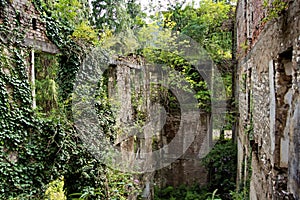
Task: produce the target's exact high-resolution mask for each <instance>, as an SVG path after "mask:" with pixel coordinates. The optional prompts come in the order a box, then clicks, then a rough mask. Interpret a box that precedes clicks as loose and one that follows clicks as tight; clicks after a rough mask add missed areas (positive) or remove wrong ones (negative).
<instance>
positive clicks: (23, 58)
mask: <svg viewBox="0 0 300 200" xmlns="http://www.w3.org/2000/svg"><path fill="white" fill-rule="evenodd" d="M34 4H35V7H36V8H37V10H39V11H40V12H41V13H44V15H43V19H44V21H45V24H46V28H47V36H48V38H49V39H50V40H51V41H52V42H53V43H54V44H55V45H56V46H57V47H58V48H59V50H60V54H59V55H57V56H53V57H52V58H51V59H56V60H57V61H58V66H57V71H56V70H55V71H54V74H51V77H48V78H49V80H50V79H51V80H52V82H55V83H56V84H57V88H55V90H57V92H58V95H57V96H58V99H57V104H58V105H57V109H54V110H53V113H48V114H47V117H45V116H44V115H40V114H39V113H38V112H36V111H35V110H32V107H31V106H32V96H31V85H30V83H29V77H28V71H27V70H28V69H27V67H28V66H27V65H28V56H29V50H30V49H28V48H25V47H23V46H22V41H23V39H24V32H25V30H24V29H23V27H22V26H21V24H19V23H16V26H15V27H12V26H11V24H12V23H11V20H16V19H9V18H8V16H9V15H8V13H5V12H7V11H8V9H10V10H13V11H14V12H15V13H16V12H17V11H15V10H14V8H13V7H12V5H11V3H10V1H6V0H1V1H0V8H1V10H3V11H4V12H3V13H1V14H3V16H2V15H1V18H3V21H2V20H1V22H0V30H1V37H0V39H1V41H0V47H1V48H0V60H1V62H0V68H1V70H0V99H1V100H0V113H1V114H0V157H1V161H0V190H1V191H0V198H1V199H10V198H15V197H17V198H18V199H29V198H30V199H41V198H43V196H44V194H45V191H46V189H47V185H48V183H49V182H51V181H52V180H57V179H58V178H60V177H62V176H64V182H65V184H64V185H65V189H66V192H67V193H68V194H71V193H76V192H77V193H78V192H82V194H86V192H87V191H93V190H99V191H100V190H101V191H103V192H101V194H100V193H99V194H94V196H93V198H98V199H107V198H108V195H110V196H113V195H114V194H112V193H111V191H112V190H114V187H115V186H114V181H115V180H112V179H111V177H108V176H106V174H108V173H109V172H111V171H112V170H110V169H108V168H106V167H105V166H103V165H101V163H100V162H99V161H98V160H96V159H94V157H93V156H92V155H91V154H90V153H89V152H88V151H87V150H86V148H85V146H84V145H83V144H82V142H81V141H80V139H79V138H78V137H77V133H76V129H75V127H74V125H73V123H72V120H71V114H70V113H71V112H70V110H69V108H70V100H71V93H72V90H73V82H74V79H75V75H76V72H77V70H78V68H79V66H80V63H81V61H82V59H83V57H84V52H85V51H84V49H83V47H82V46H79V45H78V44H77V43H75V42H74V41H73V40H72V38H71V37H69V36H70V35H72V33H73V29H72V28H71V27H68V26H65V25H63V23H60V22H58V21H56V20H55V19H54V18H52V17H51V16H50V14H49V12H48V11H47V10H45V9H44V8H43V7H42V5H41V3H40V2H39V1H38V0H37V1H35V2H34ZM55 62H56V61H55ZM37 67H39V65H38V63H37ZM51 73H52V72H51ZM55 74H56V76H55ZM41 80H42V78H41ZM41 80H38V81H41ZM37 83H38V82H37ZM40 83H41V82H40ZM48 85H49V84H48ZM40 89H43V87H42V88H40ZM40 98H41V99H40V101H41V102H42V101H43V99H44V100H45V97H43V95H40ZM106 109H109V107H106ZM44 111H47V107H46V108H45V109H44ZM107 113H109V110H107ZM100 117H101V116H100ZM102 117H103V120H102V122H103V126H104V127H110V126H111V125H112V121H113V120H111V118H109V119H108V120H106V118H105V117H107V115H103V116H102ZM109 117H111V116H109ZM117 177H119V178H120V177H123V179H124V180H125V181H127V183H128V184H130V183H132V184H133V178H132V177H130V176H129V175H127V176H125V175H124V176H122V174H121V175H120V174H119V175H118V176H117ZM107 183H109V185H107ZM127 192H128V191H127ZM125 193H126V191H125V189H124V191H123V193H122V194H118V195H119V196H120V195H128V194H125ZM116 195H117V194H116Z"/></svg>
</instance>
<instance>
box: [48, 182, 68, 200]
mask: <svg viewBox="0 0 300 200" xmlns="http://www.w3.org/2000/svg"><path fill="white" fill-rule="evenodd" d="M45 200H67V197H66V196H65V193H64V179H63V178H61V179H57V180H54V181H51V182H50V183H49V185H48V188H47V190H46V192H45Z"/></svg>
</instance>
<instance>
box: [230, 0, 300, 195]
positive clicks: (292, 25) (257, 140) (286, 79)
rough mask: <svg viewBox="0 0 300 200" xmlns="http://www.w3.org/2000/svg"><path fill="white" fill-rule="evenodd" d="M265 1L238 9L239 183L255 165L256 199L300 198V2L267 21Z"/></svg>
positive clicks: (254, 0) (245, 3)
mask: <svg viewBox="0 0 300 200" xmlns="http://www.w3.org/2000/svg"><path fill="white" fill-rule="evenodd" d="M262 3H263V1H261V0H246V1H239V2H238V7H237V15H236V19H237V20H236V29H237V47H238V65H237V81H236V83H237V87H236V88H237V91H236V94H237V95H236V96H237V97H238V99H237V100H238V109H239V120H238V139H237V140H238V151H239V153H238V155H239V156H238V162H239V163H238V180H237V181H238V183H239V184H243V183H244V184H245V183H246V179H248V178H249V176H248V175H249V174H248V173H249V170H247V168H249V167H250V166H249V165H250V164H251V168H252V174H251V175H252V176H251V179H250V180H251V181H250V197H251V199H284V198H285V199H293V198H294V199H299V198H300V189H299V188H300V181H299V177H300V148H299V141H300V140H299V137H300V131H299V126H300V121H299V105H300V104H299V103H300V102H299V100H300V96H299V92H300V91H299V86H300V82H299V80H300V76H299V73H300V56H299V54H300V48H299V46H300V45H299V44H300V2H299V1H288V9H287V10H286V11H284V12H283V13H282V14H281V15H280V17H279V18H275V19H270V20H269V21H267V22H265V21H263V18H264V17H265V16H266V15H267V13H266V12H265V11H264V9H263V8H262V6H261V5H262ZM254 7H255V8H254ZM256 7H257V8H256Z"/></svg>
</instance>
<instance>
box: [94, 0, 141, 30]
mask: <svg viewBox="0 0 300 200" xmlns="http://www.w3.org/2000/svg"><path fill="white" fill-rule="evenodd" d="M92 10H93V12H92V23H93V24H94V25H95V26H96V28H98V29H99V30H101V31H105V30H106V29H110V30H112V31H113V32H114V33H120V32H121V31H123V30H126V29H132V28H134V27H135V26H141V25H143V24H144V23H143V20H142V17H143V16H144V15H145V14H143V13H142V12H141V6H140V4H138V3H137V2H136V1H135V0H128V1H124V0H92Z"/></svg>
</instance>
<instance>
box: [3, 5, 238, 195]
mask: <svg viewBox="0 0 300 200" xmlns="http://www.w3.org/2000/svg"><path fill="white" fill-rule="evenodd" d="M103 2H104V1H96V0H93V1H92V4H93V6H94V7H93V13H89V5H87V3H86V2H83V1H80V0H72V1H68V0H58V1H42V0H34V1H33V3H34V6H35V8H36V9H37V11H38V12H39V13H40V15H41V19H42V20H43V22H44V24H45V26H46V34H47V37H48V38H49V40H50V41H51V42H52V43H54V44H55V45H56V46H57V47H58V49H59V51H60V52H59V54H57V55H48V54H45V53H42V52H35V55H36V58H35V66H36V74H35V76H36V82H35V83H34V84H33V85H32V83H30V82H29V78H30V77H29V76H30V74H29V73H27V72H28V67H29V66H28V62H27V60H28V55H29V51H30V49H29V48H25V47H24V46H23V45H22V42H23V39H24V37H25V32H26V31H27V30H26V28H24V27H22V24H21V23H20V20H19V19H18V17H17V16H19V15H18V12H19V11H18V10H16V9H15V8H14V7H13V5H12V2H11V1H8V0H1V1H0V9H1V11H3V12H1V13H0V14H1V16H0V17H1V19H3V21H2V20H1V22H0V31H1V37H0V39H1V41H0V47H1V48H0V61H1V62H0V68H1V70H0V99H1V101H0V113H1V115H0V157H1V160H2V161H1V162H0V189H1V193H0V198H2V199H43V198H46V199H62V200H63V199H66V197H68V198H73V199H118V200H119V199H128V198H130V197H133V196H138V194H140V193H141V190H142V186H143V185H142V183H141V180H140V177H139V176H138V175H137V174H126V173H121V172H118V171H115V170H113V169H110V168H109V167H107V166H105V165H103V164H102V163H100V162H99V160H97V159H95V158H94V157H93V156H92V155H91V153H90V152H89V151H88V150H87V149H86V147H85V146H84V144H83V143H82V141H81V140H80V138H79V137H78V132H77V130H76V127H75V126H74V124H73V121H72V112H71V101H72V92H73V85H74V81H75V77H76V72H77V71H78V69H79V66H80V64H81V62H82V60H83V58H84V57H85V55H86V53H88V52H89V50H90V49H91V48H92V47H94V46H97V45H104V43H103V41H104V40H109V39H112V40H113V39H114V38H113V35H114V34H116V33H120V32H122V31H123V30H125V29H132V30H135V29H137V28H141V32H140V33H141V34H143V33H144V35H140V36H141V38H140V42H142V44H145V46H143V47H142V48H140V49H138V51H137V52H130V53H138V54H141V55H143V56H145V57H147V59H148V61H152V62H155V63H159V64H161V65H162V66H168V67H171V68H172V69H174V70H177V71H179V72H180V73H182V74H184V75H185V78H186V81H187V82H188V83H189V84H190V88H184V89H186V90H188V89H194V90H195V91H196V98H197V99H198V102H199V107H200V108H203V109H206V111H208V112H209V111H210V110H209V106H210V105H209V104H210V97H211V96H210V95H211V93H210V91H209V89H208V86H207V83H206V82H205V81H204V80H203V77H201V75H200V74H199V73H198V72H197V71H196V70H195V68H194V66H193V65H191V64H190V63H189V62H188V61H187V60H185V59H184V58H182V55H180V52H175V53H174V52H172V53H171V52H167V51H163V50H161V49H155V48H148V46H147V42H149V41H147V37H148V36H149V35H150V34H149V32H147V31H148V30H149V29H148V28H149V27H150V28H151V26H155V27H154V28H157V29H161V28H162V27H166V28H171V29H173V31H180V32H182V33H184V34H186V35H188V36H190V37H191V38H193V39H194V40H195V41H197V42H198V43H199V44H201V45H203V46H204V48H205V49H206V50H207V51H208V52H209V54H210V56H211V57H212V58H213V60H214V61H215V62H217V63H218V64H219V65H220V66H225V64H226V63H228V61H229V60H230V59H231V57H230V53H231V38H230V37H231V36H230V29H229V28H226V27H225V28H224V27H223V24H224V23H223V22H224V21H226V20H229V17H228V16H229V15H230V14H231V7H230V6H229V5H228V4H226V3H224V2H223V3H222V2H218V3H213V2H211V1H203V2H202V1H201V6H200V8H199V9H194V8H192V7H191V6H187V7H186V8H181V7H180V6H177V7H174V8H173V9H170V10H168V11H167V12H165V13H164V19H163V20H161V19H160V20H157V21H156V22H161V24H160V25H158V24H159V23H157V24H156V25H154V24H155V23H156V22H155V23H153V24H152V25H150V24H148V25H146V23H145V20H144V17H145V14H144V13H142V12H141V8H140V6H139V5H137V4H136V3H135V2H134V1H129V3H128V4H126V7H125V8H124V7H122V6H116V5H119V4H120V5H121V4H122V2H121V1H115V2H114V3H113V2H111V1H105V2H106V3H105V4H103ZM122 5H124V4H122ZM8 9H9V10H11V11H12V12H13V13H14V15H15V19H13V20H14V22H16V23H11V20H12V19H10V18H8V16H9V15H8V12H9V10H8ZM101 10H102V11H103V12H104V11H105V12H107V15H102V16H101V15H99V13H98V12H102V11H101ZM213 13H214V14H215V13H217V14H218V15H216V16H215V17H212V16H213ZM143 31H144V32H143ZM164 34H165V35H162V36H163V37H165V39H166V38H169V39H170V40H172V42H173V44H174V45H177V44H176V41H175V39H176V38H175V37H173V38H172V36H173V35H172V34H171V32H165V33H164ZM162 41H163V40H162ZM128 42H129V44H131V43H130V42H131V41H128ZM143 42H144V43H143ZM161 44H162V43H161ZM179 45H182V44H179ZM128 46H130V45H128ZM130 47H131V46H130ZM224 63H225V64H224ZM225 71H226V70H225ZM171 78H173V82H172V84H175V85H176V84H178V85H179V83H178V82H176V77H175V76H174V77H171ZM223 78H224V83H225V85H226V93H228V94H227V95H228V96H230V93H231V88H230V84H231V81H230V78H229V76H228V74H227V73H224V76H223ZM103 81H105V80H103ZM33 87H35V90H36V94H37V95H36V101H37V109H36V110H33V108H32V102H33V98H32V95H31V91H32V89H33ZM106 92H107V91H106V88H105V84H103V85H100V88H99V90H98V94H97V95H96V98H98V99H100V100H101V103H100V104H96V105H95V107H96V108H97V109H98V110H97V114H98V117H99V120H100V125H101V127H102V129H103V131H104V132H105V133H107V135H108V136H109V137H111V138H112V139H113V138H114V137H115V136H116V133H115V131H116V130H115V128H114V125H115V116H114V113H113V111H112V110H111V106H110V102H109V99H108V97H107V93H106ZM161 92H163V93H166V95H167V96H168V98H167V100H166V101H167V103H166V104H165V106H167V107H169V108H177V107H178V105H177V104H175V103H176V102H175V100H174V97H173V96H171V95H170V94H169V93H168V91H165V90H163V89H162V90H161ZM137 99H138V98H137ZM172 103H173V104H172ZM134 106H136V108H135V109H136V110H137V111H138V102H137V104H136V105H134ZM145 115H146V114H145V113H142V112H141V111H140V112H137V118H138V119H143V118H145ZM232 148H233V147H231V146H230V145H229V142H228V143H224V144H223V145H222V146H218V145H217V146H216V149H214V150H213V151H212V152H211V153H210V154H209V155H208V157H207V158H206V160H205V163H206V166H207V167H208V168H212V169H214V170H215V172H214V173H215V174H212V173H210V174H211V180H213V181H212V182H211V183H210V185H209V187H208V188H207V190H203V189H200V188H197V187H196V186H195V187H192V188H188V187H185V186H182V187H180V188H179V189H176V190H175V189H174V188H170V187H169V188H167V189H165V190H162V191H160V192H158V193H157V196H156V198H158V199H172V198H173V199H182V198H184V199H186V200H188V199H202V198H215V197H216V196H215V190H214V189H216V188H218V193H219V194H220V196H221V193H224V194H227V192H228V191H229V189H232V187H233V183H232V180H231V179H229V178H228V176H229V175H230V177H232V175H233V173H235V171H234V168H231V169H230V167H234V166H233V164H232V162H233V158H232V157H231V156H233V155H234V153H235V152H234V150H233V149H232ZM231 154H232V155H231ZM222 156H223V157H222ZM219 159H220V160H222V159H223V160H224V159H225V160H226V161H228V162H226V163H227V164H229V165H231V166H230V167H226V166H224V165H222V164H221V161H219ZM229 169H230V170H231V174H230V172H229V171H228V170H229ZM220 173H226V174H227V176H226V177H224V176H222V175H220ZM62 177H64V178H62ZM223 178H224V179H223ZM217 182H218V183H217ZM207 192H210V193H207Z"/></svg>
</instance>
